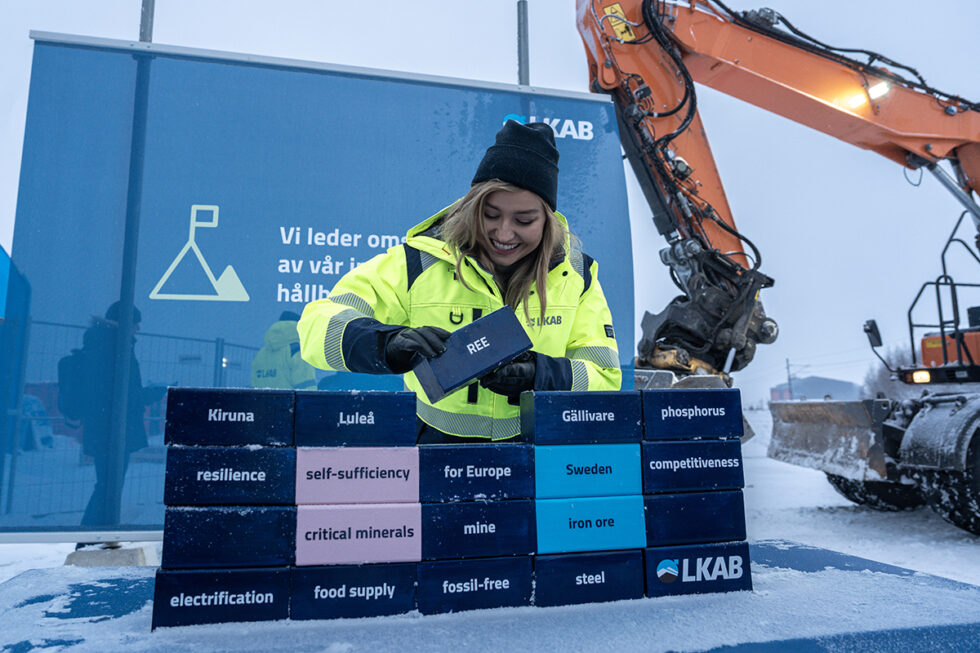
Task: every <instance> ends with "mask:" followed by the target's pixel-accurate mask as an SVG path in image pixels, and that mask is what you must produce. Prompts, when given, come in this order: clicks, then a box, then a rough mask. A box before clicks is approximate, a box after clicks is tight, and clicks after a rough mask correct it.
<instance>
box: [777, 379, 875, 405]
mask: <svg viewBox="0 0 980 653" xmlns="http://www.w3.org/2000/svg"><path fill="white" fill-rule="evenodd" d="M862 394H863V393H862V391H861V386H860V385H858V384H857V383H851V382H850V381H841V380H840V379H828V378H827V377H825V376H805V377H800V378H797V377H794V378H793V379H792V392H790V384H789V383H780V384H779V385H776V386H773V387H771V388H769V399H770V400H771V401H787V400H789V399H833V400H835V401H848V400H852V399H861V398H862Z"/></svg>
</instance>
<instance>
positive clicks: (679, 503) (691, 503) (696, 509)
mask: <svg viewBox="0 0 980 653" xmlns="http://www.w3.org/2000/svg"><path fill="white" fill-rule="evenodd" d="M643 505H644V509H645V511H646V530H647V546H666V545H671V544H694V543H700V542H728V541H733V540H744V539H745V503H744V501H743V500H742V491H741V490H731V491H724V492H685V493H682V494H651V495H647V496H645V497H644V498H643Z"/></svg>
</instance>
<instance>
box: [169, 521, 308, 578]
mask: <svg viewBox="0 0 980 653" xmlns="http://www.w3.org/2000/svg"><path fill="white" fill-rule="evenodd" d="M295 539H296V508H295V507H285V506H275V507H265V506H244V507H241V506H236V507H234V508H230V507H216V508H211V507H202V508H198V507H180V508H175V507H170V508H167V510H166V513H165V514H164V521H163V556H162V558H163V559H162V560H161V566H162V567H163V568H165V569H205V568H209V567H210V568H221V567H278V566H284V565H291V564H293V560H294V542H295Z"/></svg>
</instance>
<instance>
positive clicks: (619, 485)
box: [534, 442, 643, 499]
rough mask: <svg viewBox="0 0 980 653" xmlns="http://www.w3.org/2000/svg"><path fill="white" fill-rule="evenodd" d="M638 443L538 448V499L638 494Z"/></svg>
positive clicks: (639, 476)
mask: <svg viewBox="0 0 980 653" xmlns="http://www.w3.org/2000/svg"><path fill="white" fill-rule="evenodd" d="M640 471H641V470H640V444H639V443H638V442H637V443H629V444H577V445H537V446H535V447H534V487H535V497H537V498H538V499H557V498H567V497H598V496H616V495H625V494H640V493H641V492H642V491H643V489H642V479H641V475H640Z"/></svg>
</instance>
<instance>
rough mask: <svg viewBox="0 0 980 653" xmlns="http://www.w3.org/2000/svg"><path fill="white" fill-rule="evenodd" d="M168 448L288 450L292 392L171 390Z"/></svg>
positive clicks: (291, 417) (290, 433)
mask: <svg viewBox="0 0 980 653" xmlns="http://www.w3.org/2000/svg"><path fill="white" fill-rule="evenodd" d="M165 440H166V444H168V445H192V446H194V445H197V446H209V445H210V446H222V445H227V446H242V445H251V444H259V445H267V446H290V445H292V444H293V392H292V391H291V390H240V389H228V388H219V389H215V388H170V389H169V390H168V391H167V424H166V431H165Z"/></svg>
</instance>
